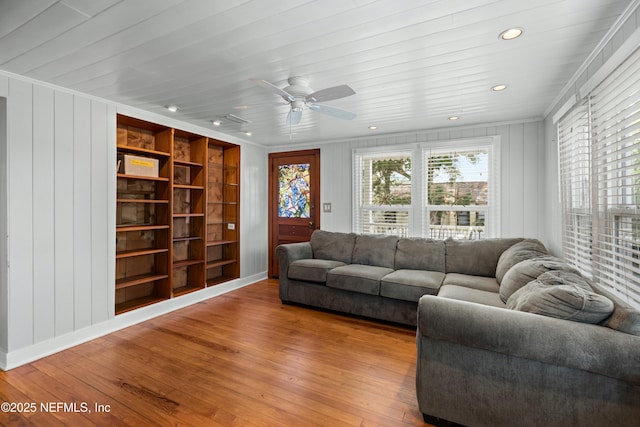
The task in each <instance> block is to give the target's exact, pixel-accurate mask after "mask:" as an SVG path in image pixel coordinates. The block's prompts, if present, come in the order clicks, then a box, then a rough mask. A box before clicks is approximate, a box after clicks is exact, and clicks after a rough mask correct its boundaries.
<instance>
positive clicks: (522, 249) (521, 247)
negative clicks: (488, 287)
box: [496, 239, 548, 283]
mask: <svg viewBox="0 0 640 427" xmlns="http://www.w3.org/2000/svg"><path fill="white" fill-rule="evenodd" d="M544 255H548V252H547V248H545V246H544V245H543V244H542V243H541V242H540V241H539V240H537V239H525V240H523V241H522V242H518V243H516V244H515V245H513V246H511V247H510V248H509V249H507V250H506V251H504V252H503V253H502V255H500V259H498V266H497V267H496V279H498V283H501V282H502V278H503V277H504V275H505V274H506V273H507V271H509V269H510V268H511V267H513V266H514V265H516V264H517V263H519V262H520V261H524V260H526V259H531V258H537V257H541V256H544Z"/></svg>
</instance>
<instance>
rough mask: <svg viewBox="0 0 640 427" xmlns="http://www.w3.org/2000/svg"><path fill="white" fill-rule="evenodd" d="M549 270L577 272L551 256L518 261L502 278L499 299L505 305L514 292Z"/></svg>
mask: <svg viewBox="0 0 640 427" xmlns="http://www.w3.org/2000/svg"><path fill="white" fill-rule="evenodd" d="M551 270H566V271H572V272H574V273H578V271H577V270H576V269H574V268H573V267H571V266H570V265H569V264H567V263H566V262H564V261H563V260H561V259H560V258H557V257H554V256H551V255H545V256H541V257H538V258H532V259H527V260H524V261H520V262H519V263H517V264H516V265H514V266H513V267H511V268H510V269H509V270H508V271H507V273H506V274H505V275H504V277H503V278H502V282H501V283H500V299H501V300H502V302H504V303H506V302H507V300H508V299H509V297H510V296H511V295H513V293H514V292H515V291H517V290H518V289H520V288H521V287H523V286H524V285H526V284H527V283H529V282H531V281H532V280H535V279H537V278H538V276H540V275H541V274H542V273H546V272H547V271H551Z"/></svg>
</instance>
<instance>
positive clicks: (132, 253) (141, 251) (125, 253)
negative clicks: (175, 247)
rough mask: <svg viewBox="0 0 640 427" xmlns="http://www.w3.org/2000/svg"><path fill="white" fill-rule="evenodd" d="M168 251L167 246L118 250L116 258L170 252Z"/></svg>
mask: <svg viewBox="0 0 640 427" xmlns="http://www.w3.org/2000/svg"><path fill="white" fill-rule="evenodd" d="M168 251H169V249H167V248H157V249H156V248H154V249H134V250H131V251H122V252H117V253H116V259H122V258H131V257H136V256H144V255H153V254H159V253H162V252H168Z"/></svg>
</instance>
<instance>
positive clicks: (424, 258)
mask: <svg viewBox="0 0 640 427" xmlns="http://www.w3.org/2000/svg"><path fill="white" fill-rule="evenodd" d="M444 250H445V245H444V241H443V240H433V239H420V238H402V239H400V240H398V248H397V249H396V260H395V269H396V270H401V269H407V270H427V271H439V272H441V273H444V268H445V259H444Z"/></svg>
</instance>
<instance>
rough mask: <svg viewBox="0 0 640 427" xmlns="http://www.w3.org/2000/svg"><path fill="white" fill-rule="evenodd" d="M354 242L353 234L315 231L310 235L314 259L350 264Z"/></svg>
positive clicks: (354, 236)
mask: <svg viewBox="0 0 640 427" xmlns="http://www.w3.org/2000/svg"><path fill="white" fill-rule="evenodd" d="M355 242H356V235H355V234H354V233H337V232H332V231H324V230H316V231H314V232H313V234H312V235H311V250H312V251H313V257H314V258H318V259H326V260H332V261H341V262H344V263H345V264H350V263H351V257H352V255H353V246H354V245H355Z"/></svg>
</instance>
